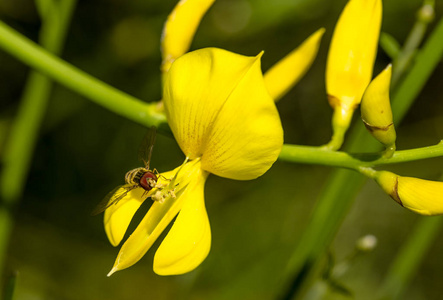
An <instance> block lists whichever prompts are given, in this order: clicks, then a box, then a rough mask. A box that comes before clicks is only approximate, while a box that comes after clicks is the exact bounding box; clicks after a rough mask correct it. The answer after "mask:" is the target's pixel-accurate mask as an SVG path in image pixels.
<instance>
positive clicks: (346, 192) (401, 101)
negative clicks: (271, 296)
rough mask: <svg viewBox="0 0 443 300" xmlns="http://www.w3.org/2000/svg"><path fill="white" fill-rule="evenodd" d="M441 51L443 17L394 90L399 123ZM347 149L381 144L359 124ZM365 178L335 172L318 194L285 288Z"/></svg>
mask: <svg viewBox="0 0 443 300" xmlns="http://www.w3.org/2000/svg"><path fill="white" fill-rule="evenodd" d="M442 54H443V20H440V21H439V23H438V25H437V27H436V28H435V29H434V31H433V33H432V34H431V36H430V37H429V39H428V40H427V42H426V44H425V45H424V47H423V48H422V49H421V52H420V55H418V56H417V58H416V62H415V64H414V66H413V67H412V68H411V70H410V72H409V73H408V74H407V76H406V78H405V80H404V81H403V82H401V85H400V86H399V88H398V89H397V90H396V91H395V92H394V93H393V97H392V99H393V114H394V122H395V123H396V124H398V123H399V122H400V121H401V119H402V118H403V117H404V115H405V114H406V112H407V110H408V109H409V108H410V107H411V105H412V103H413V101H414V99H415V97H416V96H417V95H418V93H419V92H420V91H421V90H422V88H423V86H424V83H425V82H426V81H427V80H428V78H429V77H430V75H431V73H432V71H433V70H434V69H435V67H436V66H437V64H438V62H439V61H440V60H441V57H442ZM346 149H348V150H350V151H353V152H357V151H362V150H364V151H374V150H376V149H379V147H378V145H377V144H376V142H375V141H374V140H373V139H372V137H370V136H369V134H368V133H367V132H366V130H365V128H364V127H363V126H362V125H361V124H360V125H359V127H356V128H354V130H352V132H351V134H350V136H349V143H348V147H346ZM364 182H365V177H363V176H361V175H358V174H355V173H354V172H350V171H348V170H336V171H334V172H333V174H332V176H331V178H330V179H329V180H328V182H327V184H326V186H325V188H324V189H323V191H322V193H321V195H320V197H319V200H318V202H317V205H316V208H315V209H314V211H313V215H312V217H311V221H310V223H309V224H308V226H307V228H306V229H305V230H304V231H303V235H302V237H301V239H300V241H299V243H298V245H297V248H296V249H295V250H294V252H293V254H292V256H291V257H290V259H289V261H288V264H287V267H286V270H285V273H284V275H283V276H284V277H283V280H282V285H283V287H284V288H283V290H284V289H285V288H289V287H291V282H296V283H297V284H300V283H301V282H303V279H302V278H299V277H303V276H304V275H303V273H304V272H301V271H303V270H304V271H306V270H309V269H311V267H312V265H314V264H315V262H316V261H318V260H319V258H320V257H321V256H322V255H323V254H324V253H325V251H326V250H327V248H328V245H329V244H330V243H331V241H332V239H333V238H334V235H335V233H336V232H337V230H338V229H339V227H340V224H341V222H342V220H343V219H344V217H345V215H346V212H347V211H348V209H349V208H350V207H351V205H352V203H353V200H354V197H355V195H356V194H357V192H358V190H359V189H360V187H361V186H362V185H363V183H364ZM291 288H292V290H291V291H290V292H289V293H286V294H285V296H284V298H285V299H290V298H292V294H293V293H294V292H295V291H296V289H297V287H296V286H292V287H291ZM284 291H285V290H284ZM286 291H287V290H286ZM286 291H285V292H286Z"/></svg>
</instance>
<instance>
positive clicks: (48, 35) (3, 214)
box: [0, 0, 76, 272]
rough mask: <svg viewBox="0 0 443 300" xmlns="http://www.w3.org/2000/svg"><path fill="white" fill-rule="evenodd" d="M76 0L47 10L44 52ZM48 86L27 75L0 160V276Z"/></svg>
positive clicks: (57, 44)
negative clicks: (0, 170)
mask: <svg viewBox="0 0 443 300" xmlns="http://www.w3.org/2000/svg"><path fill="white" fill-rule="evenodd" d="M75 4H76V0H66V1H62V2H57V4H56V3H55V2H53V3H52V5H49V6H48V10H49V11H48V13H47V14H46V17H45V19H44V20H43V22H42V28H41V31H40V42H41V44H42V46H43V47H45V48H47V49H48V51H52V52H54V53H60V52H61V49H62V47H63V44H64V40H65V37H66V33H67V28H68V26H69V23H70V20H71V16H72V12H73V11H74V8H75ZM51 87H52V82H51V81H50V80H49V79H48V78H46V77H44V76H43V75H41V74H39V73H37V72H35V71H31V72H30V74H29V77H28V80H27V83H26V85H25V89H24V93H23V96H22V99H21V102H20V107H19V110H18V112H17V117H16V118H15V120H14V122H13V125H12V129H11V132H10V135H9V140H8V141H7V143H6V148H5V152H4V156H3V157H2V164H3V169H2V172H1V174H0V197H1V205H2V206H1V207H0V223H1V225H0V228H1V229H0V272H2V271H3V269H4V261H5V256H6V250H7V246H8V241H9V236H10V234H11V229H12V224H13V218H12V209H13V206H15V205H16V203H17V202H18V200H19V199H20V197H21V196H22V192H23V187H24V182H26V176H27V174H28V170H29V165H30V162H31V160H32V153H33V151H34V147H35V143H36V140H37V136H38V131H39V129H40V124H41V123H42V120H43V118H44V114H45V111H46V107H47V103H48V99H49V95H50V92H51Z"/></svg>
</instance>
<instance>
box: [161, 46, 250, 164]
mask: <svg viewBox="0 0 443 300" xmlns="http://www.w3.org/2000/svg"><path fill="white" fill-rule="evenodd" d="M255 60H256V58H255V57H246V56H242V55H238V54H234V53H231V52H228V51H225V50H221V49H216V48H206V49H201V50H197V51H193V52H190V53H187V54H185V55H183V56H182V57H180V58H179V59H178V60H177V61H175V62H174V64H173V66H172V68H171V70H170V71H169V72H168V74H167V77H166V81H165V86H164V93H163V101H164V104H165V112H166V116H167V118H168V123H169V126H170V127H171V130H172V132H173V133H174V136H175V139H176V140H177V142H178V144H179V145H180V148H181V149H182V151H183V153H184V154H185V155H186V156H188V157H189V158H190V159H194V158H196V157H200V156H201V155H202V154H203V151H204V148H205V143H206V142H207V136H208V135H209V133H210V131H211V130H212V127H213V124H214V121H215V119H216V118H217V116H218V114H219V113H220V109H221V107H222V106H223V105H224V104H225V102H226V101H227V99H228V97H229V95H230V94H231V93H232V91H233V90H234V89H235V87H236V86H237V84H238V82H239V81H240V80H241V79H242V78H243V76H244V75H245V74H246V73H247V72H248V70H249V69H250V68H251V66H252V65H253V64H254V62H255Z"/></svg>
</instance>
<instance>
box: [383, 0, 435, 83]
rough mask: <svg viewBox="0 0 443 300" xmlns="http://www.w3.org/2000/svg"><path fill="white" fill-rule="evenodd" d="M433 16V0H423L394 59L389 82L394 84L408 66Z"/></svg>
mask: <svg viewBox="0 0 443 300" xmlns="http://www.w3.org/2000/svg"><path fill="white" fill-rule="evenodd" d="M433 18H434V0H424V3H423V6H422V7H421V8H420V10H419V12H418V18H417V21H416V22H415V24H414V26H413V27H412V30H411V32H410V33H409V36H408V38H407V39H406V42H405V44H404V46H403V48H402V49H401V53H400V54H399V55H397V59H395V60H394V63H393V64H394V68H393V73H392V80H391V84H392V85H396V84H397V83H398V81H399V80H400V77H401V76H402V74H404V73H405V71H406V69H407V68H408V67H409V66H410V64H411V62H412V60H413V58H414V56H415V54H416V49H417V48H418V47H419V46H420V43H421V42H422V40H423V36H424V34H425V32H426V28H427V27H428V24H429V23H430V22H431V21H432V19H433Z"/></svg>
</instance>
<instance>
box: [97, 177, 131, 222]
mask: <svg viewBox="0 0 443 300" xmlns="http://www.w3.org/2000/svg"><path fill="white" fill-rule="evenodd" d="M136 187H137V185H132V184H125V185H119V186H118V187H116V188H115V189H113V190H112V191H110V192H109V193H108V194H107V195H106V196H105V198H103V200H102V201H101V202H100V203H99V204H98V205H97V206H96V207H95V209H94V210H93V211H92V213H91V215H93V216H95V215H98V214H100V213H102V212H104V211H105V210H106V209H107V208H108V207H110V206H111V205H112V204H116V203H117V202H118V201H120V200H121V199H123V198H124V197H125V196H126V195H127V194H128V193H129V192H130V191H132V190H133V189H135V188H136Z"/></svg>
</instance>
